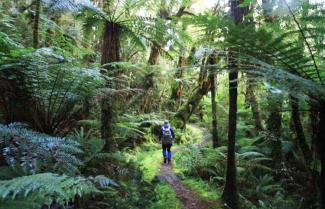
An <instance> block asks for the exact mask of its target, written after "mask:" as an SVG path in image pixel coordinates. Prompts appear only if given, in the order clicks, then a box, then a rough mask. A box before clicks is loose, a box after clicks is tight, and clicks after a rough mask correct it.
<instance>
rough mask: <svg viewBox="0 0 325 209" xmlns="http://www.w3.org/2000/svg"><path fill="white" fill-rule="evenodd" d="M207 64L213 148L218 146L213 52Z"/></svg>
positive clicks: (214, 59) (215, 74) (214, 58)
mask: <svg viewBox="0 0 325 209" xmlns="http://www.w3.org/2000/svg"><path fill="white" fill-rule="evenodd" d="M208 64H209V68H210V71H209V83H210V93H211V114H212V145H213V148H217V147H219V146H220V143H219V136H218V121H217V102H216V91H217V86H216V81H217V71H216V70H217V68H216V66H215V65H216V64H217V60H216V56H215V54H213V55H210V56H209V58H208Z"/></svg>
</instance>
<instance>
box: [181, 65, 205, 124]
mask: <svg viewBox="0 0 325 209" xmlns="http://www.w3.org/2000/svg"><path fill="white" fill-rule="evenodd" d="M199 81H200V83H199V86H198V87H197V89H196V90H195V91H194V92H193V94H192V95H191V96H190V98H189V99H188V101H187V103H186V104H184V105H183V106H182V107H181V108H180V109H179V110H178V112H177V113H176V114H175V118H176V119H178V120H181V121H182V124H177V125H178V126H180V127H181V128H183V129H184V128H185V127H186V123H187V121H188V120H189V119H190V117H191V115H192V113H193V112H194V110H195V109H196V108H197V107H198V105H199V104H200V101H201V99H202V98H203V96H205V95H206V94H207V93H208V91H209V89H210V82H209V79H208V75H207V70H206V68H205V63H204V61H202V65H201V70H200V79H199Z"/></svg>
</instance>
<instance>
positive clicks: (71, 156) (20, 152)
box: [0, 124, 82, 174]
mask: <svg viewBox="0 0 325 209" xmlns="http://www.w3.org/2000/svg"><path fill="white" fill-rule="evenodd" d="M0 139H1V140H0V146H1V148H2V154H3V155H4V156H5V158H6V161H7V163H8V165H10V166H12V167H13V168H15V169H19V168H22V169H23V170H24V171H25V172H26V173H36V172H42V171H57V172H67V173H71V174H73V173H76V172H77V171H78V166H80V165H81V161H80V160H79V159H78V158H77V156H78V155H80V154H81V153H82V151H81V147H80V145H79V144H78V143H77V142H75V141H72V140H69V139H65V138H60V137H51V136H47V135H45V134H40V133H37V132H34V131H30V130H28V129H26V128H24V127H22V126H21V125H19V124H10V125H8V126H6V125H0Z"/></svg>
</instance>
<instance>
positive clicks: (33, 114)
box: [0, 48, 102, 134]
mask: <svg viewBox="0 0 325 209" xmlns="http://www.w3.org/2000/svg"><path fill="white" fill-rule="evenodd" d="M62 53H63V51H62V50H61V49H58V48H43V49H38V50H36V51H34V50H29V49H25V48H21V49H14V50H11V51H10V52H9V53H8V54H6V55H5V56H4V57H3V58H2V59H1V60H0V74H1V75H2V76H1V82H2V83H3V85H1V87H0V89H1V91H2V92H3V95H4V96H3V97H2V98H1V101H2V103H4V104H5V106H11V107H12V108H11V109H8V108H4V109H1V110H0V111H1V112H2V113H3V114H4V115H5V119H6V121H7V122H12V121H17V120H18V121H22V122H27V123H29V124H30V125H32V126H33V128H35V129H38V130H39V131H42V132H45V133H50V134H53V133H66V132H67V131H69V129H70V128H71V127H72V126H73V125H74V124H75V120H76V119H78V118H82V106H83V103H84V101H85V100H89V98H91V97H92V96H94V94H95V93H96V89H95V88H96V87H99V86H100V85H101V82H102V79H101V78H100V74H99V72H98V71H99V70H98V69H87V68H79V67H77V66H75V64H76V63H72V62H71V60H70V59H69V58H67V59H66V58H65V57H64V56H62ZM24 106H29V107H31V108H25V109H24V108H23V107H24Z"/></svg>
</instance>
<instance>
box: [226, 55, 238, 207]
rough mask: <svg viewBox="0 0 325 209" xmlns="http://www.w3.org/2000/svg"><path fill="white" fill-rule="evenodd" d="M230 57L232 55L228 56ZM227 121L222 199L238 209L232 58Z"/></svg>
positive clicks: (235, 89)
mask: <svg viewBox="0 0 325 209" xmlns="http://www.w3.org/2000/svg"><path fill="white" fill-rule="evenodd" d="M230 56H232V54H230ZM229 61H230V62H231V63H230V64H229V69H230V70H231V72H230V73H229V119H228V155H227V173H226V185H225V188H224V191H223V194H222V199H223V201H225V203H226V204H227V205H228V206H229V207H230V208H232V209H238V208H239V206H238V190H237V180H236V176H237V170H236V159H235V145H236V130H237V128H236V127H237V87H238V81H237V79H238V71H237V69H236V68H237V66H236V64H235V63H234V62H235V60H234V59H233V58H232V59H231V60H229Z"/></svg>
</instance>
